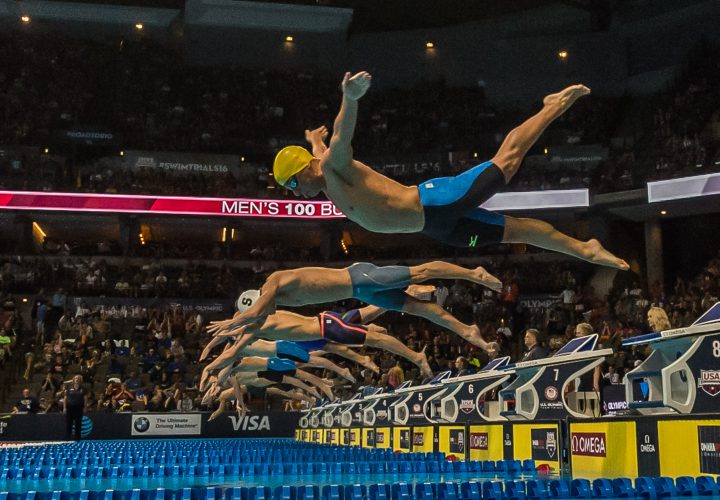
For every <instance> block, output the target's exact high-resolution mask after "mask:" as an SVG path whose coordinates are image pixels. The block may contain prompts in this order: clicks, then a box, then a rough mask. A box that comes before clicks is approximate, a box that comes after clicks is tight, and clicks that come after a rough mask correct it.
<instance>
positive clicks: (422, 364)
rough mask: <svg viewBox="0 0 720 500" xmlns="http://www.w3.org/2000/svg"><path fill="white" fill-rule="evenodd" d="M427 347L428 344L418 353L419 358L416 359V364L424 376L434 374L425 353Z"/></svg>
mask: <svg viewBox="0 0 720 500" xmlns="http://www.w3.org/2000/svg"><path fill="white" fill-rule="evenodd" d="M426 349H427V346H425V347H423V350H422V351H420V352H419V353H418V356H417V359H416V360H415V364H416V365H417V367H418V368H420V374H421V375H422V376H423V378H428V377H432V376H433V372H432V369H430V364H429V363H428V360H427V354H425V350H426Z"/></svg>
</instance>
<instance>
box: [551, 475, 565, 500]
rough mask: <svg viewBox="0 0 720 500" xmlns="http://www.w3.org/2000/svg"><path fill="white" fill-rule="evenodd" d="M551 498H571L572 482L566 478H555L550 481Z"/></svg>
mask: <svg viewBox="0 0 720 500" xmlns="http://www.w3.org/2000/svg"><path fill="white" fill-rule="evenodd" d="M548 491H549V493H550V498H570V484H569V483H568V482H567V481H566V480H565V479H553V480H552V481H550V484H549V489H548Z"/></svg>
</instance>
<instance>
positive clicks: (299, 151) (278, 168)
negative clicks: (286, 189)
mask: <svg viewBox="0 0 720 500" xmlns="http://www.w3.org/2000/svg"><path fill="white" fill-rule="evenodd" d="M312 159H313V155H312V154H310V151H308V150H307V149H305V148H303V147H300V146H287V147H285V148H283V149H281V150H280V152H279V153H278V154H277V156H276V157H275V163H273V175H274V176H275V180H276V181H277V183H278V184H280V185H281V186H284V185H285V183H286V182H287V181H288V180H289V179H290V177H292V176H293V175H295V174H297V173H298V172H300V171H302V170H304V169H305V167H307V166H308V165H309V164H310V160H312Z"/></svg>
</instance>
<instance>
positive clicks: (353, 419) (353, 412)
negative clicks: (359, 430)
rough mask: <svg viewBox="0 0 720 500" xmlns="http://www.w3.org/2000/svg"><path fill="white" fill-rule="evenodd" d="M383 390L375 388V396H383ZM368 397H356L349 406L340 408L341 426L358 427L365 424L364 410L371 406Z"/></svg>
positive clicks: (348, 403) (349, 402)
mask: <svg viewBox="0 0 720 500" xmlns="http://www.w3.org/2000/svg"><path fill="white" fill-rule="evenodd" d="M381 393H382V389H381V388H373V395H374V394H381ZM367 397H368V396H365V397H363V396H362V395H360V397H357V395H356V397H354V398H352V399H351V400H350V401H348V402H347V404H345V405H343V406H341V407H340V426H342V427H358V426H361V425H362V424H363V410H364V409H365V407H366V406H368V405H369V404H370V401H369V400H368V399H367Z"/></svg>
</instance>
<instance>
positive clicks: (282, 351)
mask: <svg viewBox="0 0 720 500" xmlns="http://www.w3.org/2000/svg"><path fill="white" fill-rule="evenodd" d="M228 339H229V337H213V338H212V339H211V341H210V342H209V343H208V345H207V346H205V349H204V350H203V353H202V354H201V355H200V361H203V360H205V358H206V357H207V355H208V354H209V353H210V350H211V349H212V348H213V347H215V346H216V345H218V344H220V343H222V342H218V341H227V340H228ZM229 351H232V352H229ZM313 351H315V352H310V349H305V348H304V347H303V346H299V345H297V344H295V343H294V342H287V341H285V340H278V341H277V342H270V341H267V340H256V341H254V342H253V343H252V344H248V345H246V346H245V348H244V349H243V350H242V351H238V350H237V349H233V348H232V346H231V345H228V346H227V347H226V349H225V351H224V352H223V353H222V354H221V355H220V356H219V357H218V358H217V359H215V360H214V361H213V362H212V363H210V364H209V365H207V366H206V367H205V369H204V370H203V372H206V371H207V372H210V371H212V370H220V369H222V368H224V367H225V366H227V365H228V364H231V363H232V362H233V361H235V360H237V359H240V357H242V356H258V357H261V358H284V359H289V360H291V361H296V362H298V363H302V364H300V365H298V368H319V369H321V370H329V371H331V372H335V373H337V374H338V375H340V376H341V377H342V378H344V379H345V380H347V381H348V382H350V383H351V384H354V383H355V382H356V380H355V377H353V376H352V374H351V373H350V370H349V369H348V368H341V367H340V366H338V365H336V364H335V363H333V362H332V361H330V360H329V359H325V358H323V357H322V353H320V352H317V351H319V349H313ZM358 356H359V354H358Z"/></svg>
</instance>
